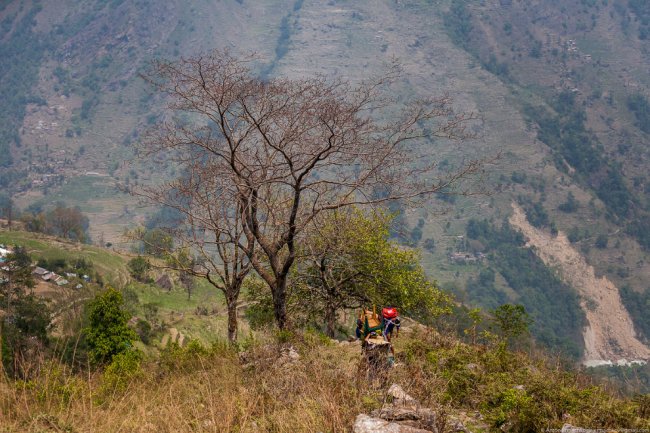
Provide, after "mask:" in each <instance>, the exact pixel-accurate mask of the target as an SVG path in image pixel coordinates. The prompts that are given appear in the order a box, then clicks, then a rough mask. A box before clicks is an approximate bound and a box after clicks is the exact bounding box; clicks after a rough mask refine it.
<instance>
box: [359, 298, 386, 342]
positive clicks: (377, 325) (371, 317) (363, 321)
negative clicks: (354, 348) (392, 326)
mask: <svg viewBox="0 0 650 433" xmlns="http://www.w3.org/2000/svg"><path fill="white" fill-rule="evenodd" d="M382 329H383V327H382V321H381V318H380V317H379V315H378V314H377V312H376V310H375V307H374V306H373V307H372V311H370V310H366V309H363V310H361V314H360V315H359V318H358V319H357V329H356V334H357V338H359V339H360V340H365V339H366V338H367V337H368V336H369V335H370V334H373V333H374V334H375V335H378V334H381V331H382Z"/></svg>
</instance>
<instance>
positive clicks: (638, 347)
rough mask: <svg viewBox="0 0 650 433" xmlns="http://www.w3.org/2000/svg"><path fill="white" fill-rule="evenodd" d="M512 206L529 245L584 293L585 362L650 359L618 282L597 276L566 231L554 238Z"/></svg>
mask: <svg viewBox="0 0 650 433" xmlns="http://www.w3.org/2000/svg"><path fill="white" fill-rule="evenodd" d="M512 208H513V210H514V212H513V214H512V216H511V217H510V224H512V225H513V226H514V227H516V228H517V229H519V230H521V232H522V233H523V234H524V235H525V236H526V238H527V246H529V247H534V248H535V251H536V253H537V255H538V256H539V257H540V258H541V259H542V260H543V261H544V263H545V264H546V265H547V266H550V267H553V268H556V269H558V270H559V271H560V276H561V278H562V279H563V280H564V281H565V282H566V283H567V284H569V285H570V286H571V287H573V288H574V289H575V290H577V291H578V293H579V294H580V297H581V301H580V305H581V307H582V309H583V310H584V312H585V315H586V317H587V326H586V327H585V329H584V331H583V337H584V341H585V354H584V359H583V363H584V364H585V365H587V366H593V365H599V364H609V363H616V362H619V363H625V362H626V361H627V362H629V361H632V360H646V361H647V360H650V348H648V347H647V346H646V345H644V344H643V343H642V342H641V341H639V339H638V338H637V337H636V334H635V332H634V326H633V323H632V319H631V318H630V315H629V313H628V312H627V310H626V309H625V307H624V306H623V303H622V302H621V297H620V295H619V291H618V288H617V287H616V286H615V285H614V283H613V282H611V281H610V280H609V279H608V278H607V277H600V278H599V277H597V276H596V273H595V272H594V268H593V266H591V265H589V264H588V263H587V261H586V260H585V258H584V257H583V256H582V254H580V253H579V252H578V251H577V250H576V249H575V248H574V247H573V245H571V242H569V240H568V239H567V237H566V235H565V234H564V233H562V232H559V233H558V235H557V236H555V237H553V236H551V235H550V234H549V233H546V232H544V231H542V230H539V229H537V228H535V227H533V226H532V225H530V223H529V222H528V220H527V219H526V215H525V213H524V211H523V210H522V209H521V208H520V207H519V206H517V205H516V204H514V203H513V205H512ZM588 304H589V307H590V308H588V307H587V305H588ZM594 306H595V308H594Z"/></svg>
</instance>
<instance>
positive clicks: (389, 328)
mask: <svg viewBox="0 0 650 433" xmlns="http://www.w3.org/2000/svg"><path fill="white" fill-rule="evenodd" d="M381 319H382V329H383V334H384V338H386V340H387V341H389V342H390V339H391V337H392V336H393V331H394V330H396V333H395V337H399V328H400V320H399V313H398V312H397V308H395V307H392V306H389V307H386V308H384V309H382V310H381Z"/></svg>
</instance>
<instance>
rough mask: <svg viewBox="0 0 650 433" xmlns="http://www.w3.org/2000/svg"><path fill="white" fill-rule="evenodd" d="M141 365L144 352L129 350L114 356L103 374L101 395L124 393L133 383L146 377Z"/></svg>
mask: <svg viewBox="0 0 650 433" xmlns="http://www.w3.org/2000/svg"><path fill="white" fill-rule="evenodd" d="M141 363H142V352H140V351H139V350H129V351H126V352H121V353H118V354H116V355H115V356H113V360H112V361H111V363H110V364H109V365H108V366H107V367H106V370H104V373H103V374H102V385H101V388H100V393H101V394H102V395H110V394H114V393H116V392H117V393H119V392H124V391H125V390H126V388H127V387H128V385H129V383H131V381H133V380H134V379H137V378H139V377H142V376H143V375H144V371H143V370H142V366H141Z"/></svg>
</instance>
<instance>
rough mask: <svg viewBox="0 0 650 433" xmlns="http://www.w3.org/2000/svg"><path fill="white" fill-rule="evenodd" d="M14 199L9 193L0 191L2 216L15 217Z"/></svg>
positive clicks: (0, 216) (0, 211)
mask: <svg viewBox="0 0 650 433" xmlns="http://www.w3.org/2000/svg"><path fill="white" fill-rule="evenodd" d="M13 213H14V201H13V200H12V198H11V196H10V195H9V194H7V193H4V192H0V218H9V217H13Z"/></svg>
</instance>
